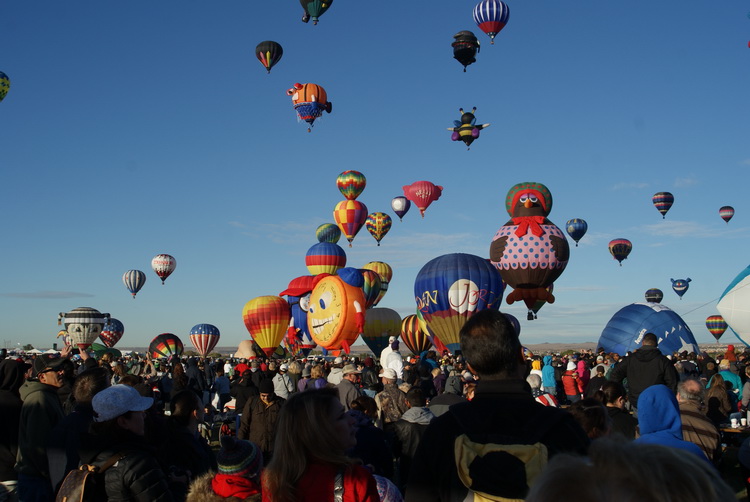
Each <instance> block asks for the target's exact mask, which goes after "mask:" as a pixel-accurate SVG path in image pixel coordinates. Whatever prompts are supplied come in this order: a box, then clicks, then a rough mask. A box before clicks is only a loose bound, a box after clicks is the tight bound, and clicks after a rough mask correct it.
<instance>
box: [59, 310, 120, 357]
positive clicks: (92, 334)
mask: <svg viewBox="0 0 750 502" xmlns="http://www.w3.org/2000/svg"><path fill="white" fill-rule="evenodd" d="M63 318H65V331H67V333H68V336H69V337H70V343H71V345H75V346H76V347H78V348H79V349H80V350H81V351H84V350H86V349H87V348H89V346H91V344H92V343H93V342H94V340H96V339H97V337H98V336H99V335H100V334H101V333H102V330H103V329H104V325H105V324H106V323H107V321H108V320H109V314H102V313H101V312H99V311H98V310H96V309H93V308H91V307H78V308H76V309H73V310H71V311H70V312H60V314H59V315H58V317H57V324H58V325H60V323H61V322H62V319H63Z"/></svg>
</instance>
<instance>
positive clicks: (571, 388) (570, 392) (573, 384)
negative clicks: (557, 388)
mask: <svg viewBox="0 0 750 502" xmlns="http://www.w3.org/2000/svg"><path fill="white" fill-rule="evenodd" d="M562 384H563V388H564V389H565V395H566V396H580V395H581V394H583V383H582V382H581V379H580V378H579V377H578V372H577V371H575V370H567V371H566V372H565V373H563V376H562Z"/></svg>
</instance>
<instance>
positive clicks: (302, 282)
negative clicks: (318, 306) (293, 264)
mask: <svg viewBox="0 0 750 502" xmlns="http://www.w3.org/2000/svg"><path fill="white" fill-rule="evenodd" d="M314 281H315V276H312V275H303V276H300V277H295V278H294V279H292V280H291V281H289V285H288V286H287V288H286V289H285V290H284V291H282V292H281V293H279V296H284V295H286V301H287V302H289V307H290V309H291V314H292V317H291V319H290V320H289V328H288V329H287V335H286V339H287V341H289V342H290V343H289V345H290V346H291V348H292V352H294V351H295V350H296V351H299V352H302V354H303V355H304V356H305V357H307V355H308V354H309V353H310V351H311V350H312V349H314V348H315V347H316V345H317V344H316V343H315V341H314V340H313V339H312V337H311V336H310V330H309V329H308V327H307V312H308V310H309V309H310V294H311V293H312V289H313V284H314ZM292 339H294V340H292ZM295 344H296V347H295Z"/></svg>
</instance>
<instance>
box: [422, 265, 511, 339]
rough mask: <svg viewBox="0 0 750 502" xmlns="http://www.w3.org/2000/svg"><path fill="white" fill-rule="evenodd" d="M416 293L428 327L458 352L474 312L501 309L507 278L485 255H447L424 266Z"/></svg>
mask: <svg viewBox="0 0 750 502" xmlns="http://www.w3.org/2000/svg"><path fill="white" fill-rule="evenodd" d="M414 296H415V299H416V302H417V309H418V310H419V311H420V312H421V314H422V316H423V317H424V320H425V322H426V323H427V326H428V327H429V328H430V330H431V331H432V332H433V333H435V335H436V336H437V337H438V338H439V339H440V341H441V342H443V344H445V345H446V346H447V347H448V349H450V350H451V351H453V352H455V351H456V350H458V349H459V348H460V342H459V338H458V332H459V331H460V330H461V327H462V326H463V325H464V323H466V321H467V320H468V319H469V318H470V317H471V316H472V315H474V314H475V313H476V312H479V311H481V310H484V309H494V310H497V309H499V307H500V302H501V300H502V297H503V280H502V278H501V277H500V273H499V272H498V271H497V269H495V268H494V267H493V266H492V265H491V264H490V263H489V262H488V261H487V260H486V259H484V258H480V257H479V256H475V255H471V254H464V253H454V254H447V255H443V256H439V257H437V258H434V259H432V260H430V261H429V262H427V263H426V264H425V265H424V266H423V267H422V269H421V270H420V271H419V273H418V274H417V278H416V280H415V281H414Z"/></svg>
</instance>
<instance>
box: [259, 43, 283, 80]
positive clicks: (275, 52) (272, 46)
mask: <svg viewBox="0 0 750 502" xmlns="http://www.w3.org/2000/svg"><path fill="white" fill-rule="evenodd" d="M283 55H284V49H283V48H282V47H281V44H279V43H278V42H274V41H273V40H265V41H263V42H261V43H259V44H258V45H257V46H255V57H256V58H258V61H260V64H262V65H263V66H264V67H265V68H266V70H267V71H268V73H271V68H273V67H274V65H275V64H276V63H278V62H279V61H280V60H281V56H283Z"/></svg>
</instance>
